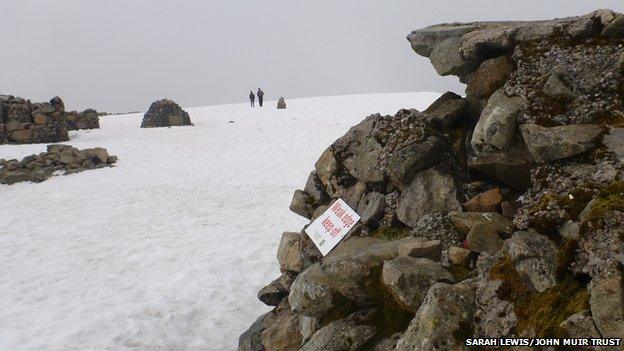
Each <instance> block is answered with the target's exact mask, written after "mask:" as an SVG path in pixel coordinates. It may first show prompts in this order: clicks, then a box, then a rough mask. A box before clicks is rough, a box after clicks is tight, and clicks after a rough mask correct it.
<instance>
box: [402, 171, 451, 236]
mask: <svg viewBox="0 0 624 351" xmlns="http://www.w3.org/2000/svg"><path fill="white" fill-rule="evenodd" d="M450 211H461V205H460V203H459V201H458V200H457V189H456V187H455V183H454V181H453V178H452V177H451V176H450V175H448V174H447V173H445V172H444V171H442V170H440V169H438V168H435V167H434V168H429V169H427V170H425V171H422V172H420V173H418V174H417V175H416V176H415V177H414V179H413V180H412V181H411V182H410V183H409V185H408V186H407V188H405V189H403V192H402V193H401V196H400V197H399V201H398V204H397V216H398V219H399V220H400V221H401V222H403V223H405V224H407V225H408V226H412V227H413V226H416V224H417V223H418V220H419V219H420V217H422V216H424V215H427V214H435V213H443V214H444V213H448V212H450Z"/></svg>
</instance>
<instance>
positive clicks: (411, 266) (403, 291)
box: [381, 257, 454, 312]
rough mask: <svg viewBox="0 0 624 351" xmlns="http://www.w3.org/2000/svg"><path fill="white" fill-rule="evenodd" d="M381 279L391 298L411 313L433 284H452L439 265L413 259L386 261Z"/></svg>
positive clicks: (420, 259) (450, 277) (449, 275)
mask: <svg viewBox="0 0 624 351" xmlns="http://www.w3.org/2000/svg"><path fill="white" fill-rule="evenodd" d="M381 278H382V281H383V283H384V284H385V286H386V287H387V288H388V290H389V291H390V293H391V294H392V296H393V297H394V298H395V299H396V300H397V301H398V302H399V303H400V304H401V305H404V306H406V308H407V309H409V310H411V311H413V312H416V311H417V310H418V308H419V307H420V304H421V303H422V301H423V299H424V298H425V295H426V294H427V291H428V290H429V288H430V287H431V286H432V285H433V284H435V283H437V282H448V283H452V282H454V279H453V276H452V275H451V274H450V273H449V272H448V271H447V270H446V269H444V268H443V267H442V265H440V264H439V263H437V262H434V261H432V260H430V259H427V258H414V257H398V258H395V259H393V260H390V261H386V262H385V263H384V265H383V270H382V273H381Z"/></svg>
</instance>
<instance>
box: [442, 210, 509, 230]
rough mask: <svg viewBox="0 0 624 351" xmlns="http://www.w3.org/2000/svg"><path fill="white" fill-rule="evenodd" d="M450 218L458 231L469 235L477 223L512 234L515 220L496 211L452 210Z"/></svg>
mask: <svg viewBox="0 0 624 351" xmlns="http://www.w3.org/2000/svg"><path fill="white" fill-rule="evenodd" d="M449 219H450V220H451V222H452V223H453V226H454V227H455V229H457V231H458V232H460V233H462V234H464V235H468V233H470V231H471V230H472V229H473V228H474V227H476V226H477V225H486V226H491V227H493V228H495V229H496V231H497V233H499V234H511V230H512V227H513V222H512V221H511V220H510V219H509V218H506V217H503V216H501V215H500V214H499V213H496V212H451V213H450V214H449Z"/></svg>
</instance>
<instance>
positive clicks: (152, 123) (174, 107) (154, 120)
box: [141, 99, 193, 128]
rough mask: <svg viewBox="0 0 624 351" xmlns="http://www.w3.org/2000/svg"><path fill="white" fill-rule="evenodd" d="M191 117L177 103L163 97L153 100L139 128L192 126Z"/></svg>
mask: <svg viewBox="0 0 624 351" xmlns="http://www.w3.org/2000/svg"><path fill="white" fill-rule="evenodd" d="M192 125H193V124H192V123H191V118H190V117H189V114H188V113H186V111H184V110H183V109H182V108H181V107H180V106H179V105H178V104H176V103H175V102H173V101H171V100H167V99H163V100H158V101H156V102H154V103H153V104H152V105H151V106H150V108H149V110H148V111H147V113H145V116H144V117H143V122H142V123H141V128H152V127H175V126H192Z"/></svg>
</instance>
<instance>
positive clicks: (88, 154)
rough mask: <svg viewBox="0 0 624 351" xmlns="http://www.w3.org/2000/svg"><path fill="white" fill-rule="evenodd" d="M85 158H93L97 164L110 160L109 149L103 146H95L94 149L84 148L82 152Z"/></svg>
mask: <svg viewBox="0 0 624 351" xmlns="http://www.w3.org/2000/svg"><path fill="white" fill-rule="evenodd" d="M81 153H82V154H83V155H84V157H85V158H89V159H92V160H93V161H94V163H95V164H100V163H107V162H108V151H106V149H105V148H102V147H95V148H93V149H84V150H82V152H81Z"/></svg>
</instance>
